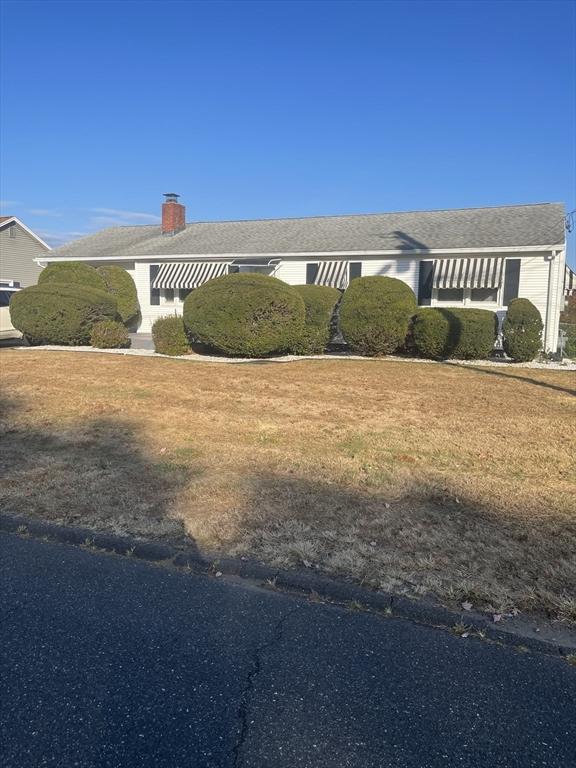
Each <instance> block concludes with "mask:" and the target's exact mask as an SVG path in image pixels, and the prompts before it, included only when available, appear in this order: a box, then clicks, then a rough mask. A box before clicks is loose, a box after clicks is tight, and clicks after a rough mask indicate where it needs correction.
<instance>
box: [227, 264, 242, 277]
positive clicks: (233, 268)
mask: <svg viewBox="0 0 576 768" xmlns="http://www.w3.org/2000/svg"><path fill="white" fill-rule="evenodd" d="M235 272H240V267H239V266H238V265H237V264H228V274H229V275H233V274H234V273H235Z"/></svg>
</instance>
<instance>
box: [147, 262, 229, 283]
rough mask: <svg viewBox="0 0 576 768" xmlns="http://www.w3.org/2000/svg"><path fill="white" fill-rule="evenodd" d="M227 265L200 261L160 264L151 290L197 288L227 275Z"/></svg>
mask: <svg viewBox="0 0 576 768" xmlns="http://www.w3.org/2000/svg"><path fill="white" fill-rule="evenodd" d="M227 272H228V264H227V263H226V264H222V263H215V262H213V261H200V262H196V263H195V264H182V263H179V264H161V265H160V269H159V270H158V274H157V275H156V277H155V279H154V282H153V283H152V288H198V287H199V286H201V285H203V284H204V283H206V282H207V281H208V280H213V279H214V278H215V277H221V276H222V275H225V274H227Z"/></svg>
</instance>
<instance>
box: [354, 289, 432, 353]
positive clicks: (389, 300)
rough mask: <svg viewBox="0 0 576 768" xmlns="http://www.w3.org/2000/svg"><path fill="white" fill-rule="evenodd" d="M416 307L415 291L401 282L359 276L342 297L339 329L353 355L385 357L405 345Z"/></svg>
mask: <svg viewBox="0 0 576 768" xmlns="http://www.w3.org/2000/svg"><path fill="white" fill-rule="evenodd" d="M416 307H417V302H416V296H415V295H414V291H412V290H411V288H409V286H407V285H406V283H404V282H402V280H396V279H395V278H393V277H358V278H356V279H355V280H352V282H351V283H350V286H349V287H348V289H347V290H346V291H345V293H344V296H343V298H342V305H341V308H340V330H341V331H342V335H343V336H344V339H345V341H346V343H347V344H348V345H349V346H350V347H351V349H352V350H353V351H354V352H357V353H358V354H360V355H387V354H390V353H392V352H395V351H396V350H398V349H399V348H400V347H401V346H402V345H403V344H404V341H405V339H406V335H407V333H408V326H409V324H410V318H411V317H412V315H413V314H414V312H415V311H416Z"/></svg>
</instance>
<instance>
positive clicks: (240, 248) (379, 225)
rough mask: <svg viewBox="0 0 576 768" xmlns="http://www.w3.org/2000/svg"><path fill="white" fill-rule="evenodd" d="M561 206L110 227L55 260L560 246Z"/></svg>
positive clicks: (74, 244)
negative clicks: (174, 228) (168, 232)
mask: <svg viewBox="0 0 576 768" xmlns="http://www.w3.org/2000/svg"><path fill="white" fill-rule="evenodd" d="M563 217H564V206H563V205H562V204H561V203H542V204H538V205H516V206H507V207H501V208H464V209H457V210H450V211H413V212H410V213H374V214H367V215H359V216H322V217H315V218H305V219H258V220H255V221H209V222H195V223H192V224H187V225H186V229H185V230H183V231H182V232H180V233H178V234H177V235H173V236H164V235H162V234H161V232H160V227H159V226H135V227H112V228H110V229H104V230H102V231H101V232H97V233H96V234H94V235H90V236H89V237H84V238H82V239H80V240H75V241H74V242H71V243H68V244H67V245H63V246H61V247H60V248H56V249H55V250H53V251H52V254H51V256H52V257H61V256H66V257H70V258H81V257H83V258H94V259H97V258H101V257H103V256H117V257H120V258H132V257H134V256H162V255H166V256H177V255H181V254H198V255H200V254H206V255H208V254H212V255H217V254H221V253H226V254H231V253H239V254H240V253H250V254H257V253H261V254H274V253H294V252H296V253H301V252H322V251H324V252H326V251H329V252H335V253H337V252H339V251H385V250H405V251H410V250H414V249H438V248H490V247H507V246H512V247H513V246H531V245H557V244H559V243H563V242H564V223H563Z"/></svg>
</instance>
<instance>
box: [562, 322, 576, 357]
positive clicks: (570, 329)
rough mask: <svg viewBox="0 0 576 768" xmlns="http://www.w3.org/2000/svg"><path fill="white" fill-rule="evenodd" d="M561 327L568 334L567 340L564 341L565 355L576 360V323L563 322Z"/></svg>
mask: <svg viewBox="0 0 576 768" xmlns="http://www.w3.org/2000/svg"><path fill="white" fill-rule="evenodd" d="M560 328H562V330H563V331H564V332H565V334H566V340H565V342H564V357H567V358H569V359H570V360H576V325H568V324H567V323H562V324H561V325H560Z"/></svg>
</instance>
